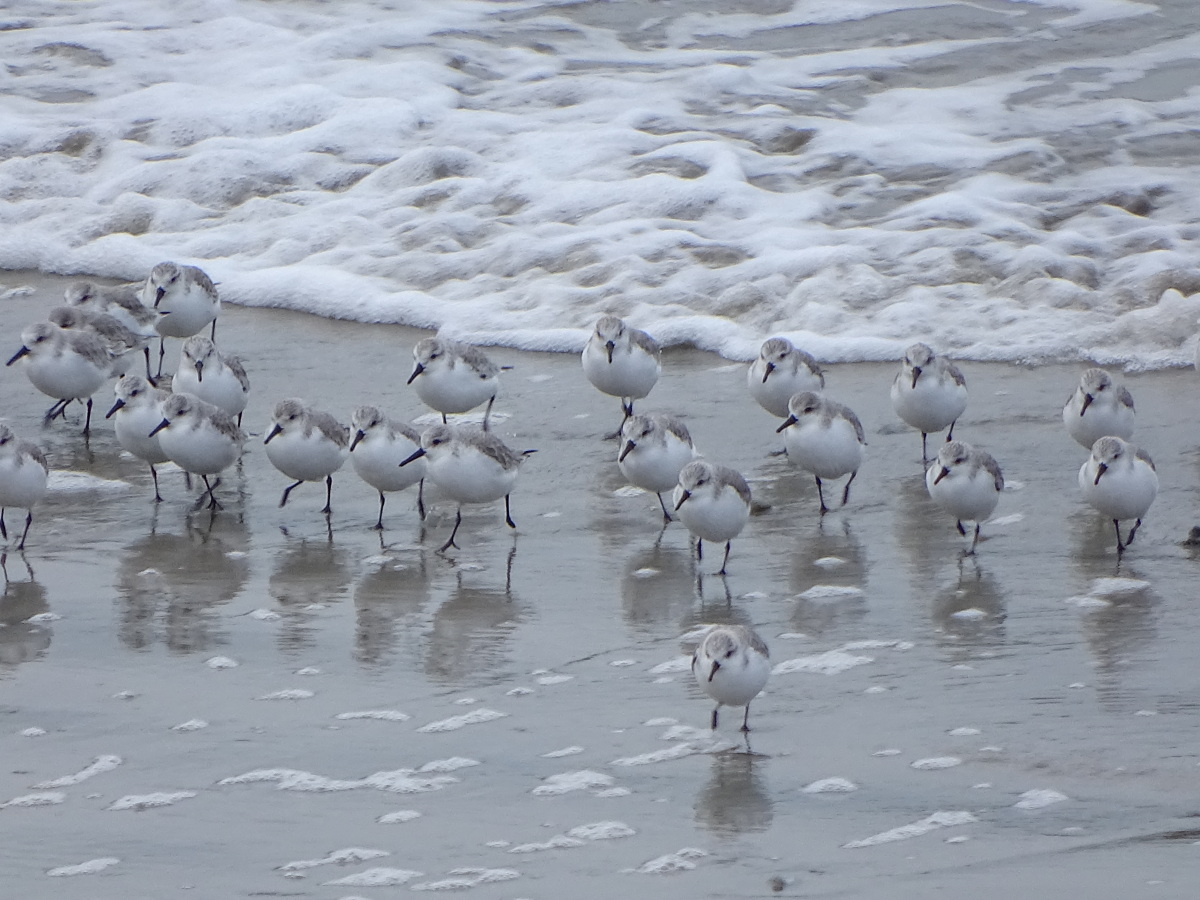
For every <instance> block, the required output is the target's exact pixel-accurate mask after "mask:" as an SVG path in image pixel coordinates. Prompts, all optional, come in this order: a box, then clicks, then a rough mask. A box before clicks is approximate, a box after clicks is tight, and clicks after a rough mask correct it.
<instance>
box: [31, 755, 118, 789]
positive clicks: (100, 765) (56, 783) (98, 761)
mask: <svg viewBox="0 0 1200 900" xmlns="http://www.w3.org/2000/svg"><path fill="white" fill-rule="evenodd" d="M121 762H122V760H121V757H119V756H112V755H105V756H97V757H96V758H95V759H94V760H93V761H92V762H91V764H90V765H88V766H86V767H85V768H83V769H81V770H79V771H78V772H76V773H74V774H73V775H63V776H62V777H61V778H52V779H50V780H49V781H39V782H38V783H37V784H35V785H34V787H35V788H37V789H38V790H46V789H49V788H60V787H71V786H72V785H76V784H79V783H80V782H83V781H87V780H88V779H89V778H92V777H94V776H96V775H101V774H103V773H105V772H111V771H112V770H113V769H115V768H117V766H119V765H121Z"/></svg>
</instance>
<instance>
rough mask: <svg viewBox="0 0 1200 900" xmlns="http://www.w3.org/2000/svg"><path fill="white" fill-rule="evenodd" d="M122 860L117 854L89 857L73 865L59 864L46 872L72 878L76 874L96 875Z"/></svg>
mask: <svg viewBox="0 0 1200 900" xmlns="http://www.w3.org/2000/svg"><path fill="white" fill-rule="evenodd" d="M119 862H120V860H119V859H117V858H116V857H115V856H102V857H100V858H99V859H89V860H88V861H87V862H81V863H77V864H75V865H73V866H59V867H58V868H55V869H51V870H50V871H48V872H47V873H46V874H47V875H49V876H50V877H51V878H70V877H72V876H74V875H95V874H96V873H97V872H103V871H104V870H105V869H109V868H112V867H113V866H115V865H117V863H119Z"/></svg>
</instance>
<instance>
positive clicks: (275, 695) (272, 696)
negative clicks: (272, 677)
mask: <svg viewBox="0 0 1200 900" xmlns="http://www.w3.org/2000/svg"><path fill="white" fill-rule="evenodd" d="M315 696H316V694H315V693H313V692H312V691H307V690H305V689H304V688H285V689H284V690H282V691H272V692H271V693H269V694H263V695H262V696H261V697H255V698H254V699H255V700H311V699H312V698H313V697H315Z"/></svg>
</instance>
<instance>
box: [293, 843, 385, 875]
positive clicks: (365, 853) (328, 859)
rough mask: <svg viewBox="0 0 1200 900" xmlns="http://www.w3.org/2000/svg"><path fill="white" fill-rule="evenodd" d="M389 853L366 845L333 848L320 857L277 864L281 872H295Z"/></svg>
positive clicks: (366, 859) (365, 860) (373, 857)
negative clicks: (339, 848) (340, 848)
mask: <svg viewBox="0 0 1200 900" xmlns="http://www.w3.org/2000/svg"><path fill="white" fill-rule="evenodd" d="M391 855H392V854H391V853H390V852H388V851H387V850H372V849H370V848H367V847H346V848H345V849H342V850H333V851H331V852H329V853H328V854H326V855H325V856H323V857H321V858H320V859H300V860H296V861H295V862H289V863H284V864H283V865H282V866H279V869H280V871H283V872H295V871H298V870H301V869H315V868H316V867H317V866H332V865H339V866H345V865H350V864H351V863H359V862H367V861H368V860H372V859H381V858H382V857H385V856H391Z"/></svg>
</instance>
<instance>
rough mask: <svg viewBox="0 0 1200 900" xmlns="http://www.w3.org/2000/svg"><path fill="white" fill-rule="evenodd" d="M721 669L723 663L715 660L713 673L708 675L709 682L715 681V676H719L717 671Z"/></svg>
mask: <svg viewBox="0 0 1200 900" xmlns="http://www.w3.org/2000/svg"><path fill="white" fill-rule="evenodd" d="M719 668H721V662H720V660H716V659H714V660H713V667H712V671H711V672H709V673H708V680H709V681H712V680H713V676H714V675H716V674H717V669H719Z"/></svg>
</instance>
